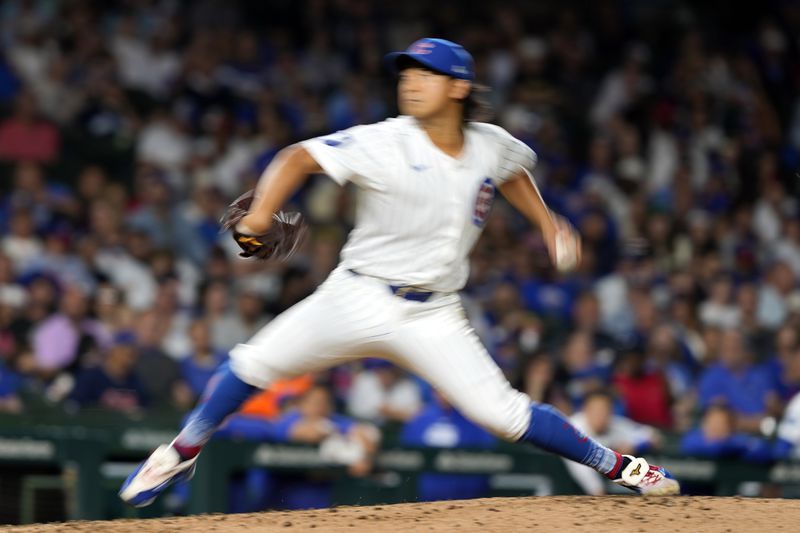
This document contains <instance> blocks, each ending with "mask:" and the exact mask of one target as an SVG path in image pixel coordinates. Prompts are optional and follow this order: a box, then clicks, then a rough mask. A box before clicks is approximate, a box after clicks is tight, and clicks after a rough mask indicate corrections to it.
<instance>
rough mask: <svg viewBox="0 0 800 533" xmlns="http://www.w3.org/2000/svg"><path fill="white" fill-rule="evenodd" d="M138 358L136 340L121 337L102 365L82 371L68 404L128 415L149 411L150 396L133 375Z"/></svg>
mask: <svg viewBox="0 0 800 533" xmlns="http://www.w3.org/2000/svg"><path fill="white" fill-rule="evenodd" d="M137 355H138V354H137V350H136V338H135V336H134V335H133V334H132V333H128V332H124V333H119V334H118V335H117V336H116V337H115V338H114V343H113V345H112V346H111V348H110V349H109V350H108V352H107V353H106V354H105V357H104V358H103V361H102V363H101V364H99V365H95V366H91V367H88V368H84V369H83V370H81V371H80V373H79V374H78V377H77V379H76V381H75V387H74V388H73V389H72V392H71V393H70V396H69V402H74V403H75V404H77V406H78V407H80V408H88V407H102V408H105V409H112V410H115V411H122V412H125V413H131V412H135V411H139V410H141V409H142V408H144V407H146V406H147V404H148V397H147V393H146V392H145V389H144V387H143V386H142V383H141V382H140V381H139V378H138V376H137V375H136V372H135V371H134V369H135V366H136V358H137Z"/></svg>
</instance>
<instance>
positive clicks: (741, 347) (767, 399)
mask: <svg viewBox="0 0 800 533" xmlns="http://www.w3.org/2000/svg"><path fill="white" fill-rule="evenodd" d="M746 342H747V341H746V340H745V339H744V338H743V337H742V334H741V333H740V332H739V331H738V330H734V329H730V330H726V331H725V332H724V333H723V334H722V339H721V342H720V353H719V362H717V363H715V364H713V365H711V366H710V367H708V369H706V370H705V372H703V374H702V375H701V376H700V379H699V383H698V395H699V400H700V406H701V407H702V408H703V409H707V408H708V407H710V406H711V405H717V404H720V405H726V406H727V407H729V408H730V409H731V411H733V413H735V415H736V423H737V425H736V430H737V431H745V432H752V433H758V432H760V430H761V421H762V419H763V418H764V417H765V416H767V415H769V414H774V413H777V412H779V411H780V407H781V406H780V400H779V398H778V391H777V388H776V385H775V382H774V381H773V379H772V378H771V376H770V374H769V372H768V370H767V369H765V368H764V367H763V366H758V365H756V364H755V363H754V362H753V354H752V350H751V349H750V348H749V346H747V344H746Z"/></svg>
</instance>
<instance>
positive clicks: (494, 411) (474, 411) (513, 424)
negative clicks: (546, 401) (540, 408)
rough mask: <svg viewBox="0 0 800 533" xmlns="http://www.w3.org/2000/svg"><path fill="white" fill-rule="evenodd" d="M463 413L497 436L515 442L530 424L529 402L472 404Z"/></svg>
mask: <svg viewBox="0 0 800 533" xmlns="http://www.w3.org/2000/svg"><path fill="white" fill-rule="evenodd" d="M464 415H465V416H466V417H467V418H469V419H470V420H472V421H473V422H474V423H475V424H477V425H479V426H481V427H482V428H484V429H485V430H487V431H489V432H490V433H492V434H494V435H495V436H497V437H498V438H501V439H503V440H506V441H509V442H516V441H518V440H519V439H520V438H521V437H522V436H523V435H524V434H525V432H526V431H527V429H528V426H529V424H530V402H529V401H524V402H512V403H507V404H504V405H503V404H500V405H481V406H473V408H471V409H468V410H466V411H464Z"/></svg>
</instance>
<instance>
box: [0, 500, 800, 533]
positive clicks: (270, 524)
mask: <svg viewBox="0 0 800 533" xmlns="http://www.w3.org/2000/svg"><path fill="white" fill-rule="evenodd" d="M798 524H800V500H766V499H755V498H712V497H677V498H651V499H647V498H638V497H601V498H592V497H583V496H557V497H538V498H536V497H534V498H487V499H482V500H471V501H447V502H435V503H407V504H398V505H383V506H374V507H335V508H332V509H323V510H314V511H292V512H264V513H255V514H239V515H221V514H216V515H201V516H190V517H182V518H164V519H151V520H114V521H108V522H68V523H59V524H46V525H33V526H17V527H5V528H3V527H0V532H4V533H5V532H13V533H22V532H29V533H34V532H36V533H46V532H47V533H51V532H55V531H65V532H83V531H87V532H89V531H91V532H113V533H123V532H125V533H127V532H130V533H148V532H159V533H189V532H195V531H198V532H199V531H202V532H206V531H213V532H215V533H227V532H236V533H241V532H242V531H247V532H248V533H251V532H260V531H283V532H292V531H319V532H328V531H369V532H373V531H374V532H384V531H390V532H392V533H399V532H401V531H459V532H461V531H497V532H502V533H510V532H512V531H529V532H538V531H541V532H546V531H547V532H549V531H557V532H559V533H566V532H573V531H574V532H579V533H580V532H586V533H588V532H593V533H598V532H606V531H608V532H612V531H613V532H617V531H624V532H633V533H636V532H651V531H684V532H687V533H689V532H691V533H705V532H707V533H718V532H740V531H742V532H744V531H748V532H750V531H756V532H766V531H770V532H775V531H778V532H787V533H788V532H790V531H798V527H800V526H798Z"/></svg>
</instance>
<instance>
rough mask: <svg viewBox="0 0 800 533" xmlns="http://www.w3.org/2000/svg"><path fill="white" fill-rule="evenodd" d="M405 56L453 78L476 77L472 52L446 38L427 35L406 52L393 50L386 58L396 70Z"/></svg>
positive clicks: (472, 78) (466, 78)
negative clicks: (398, 63)
mask: <svg viewBox="0 0 800 533" xmlns="http://www.w3.org/2000/svg"><path fill="white" fill-rule="evenodd" d="M404 57H405V58H409V59H413V60H414V61H416V62H417V63H421V64H422V65H424V66H426V67H428V68H429V69H431V70H434V71H436V72H439V73H441V74H445V75H447V76H450V77H452V78H458V79H460V80H469V81H472V80H474V79H475V62H474V61H473V60H472V56H471V55H470V53H469V52H467V51H466V50H465V49H464V47H463V46H461V45H460V44H456V43H454V42H452V41H448V40H446V39H433V38H430V37H425V38H424V39H420V40H418V41H415V42H414V43H412V44H411V46H409V47H408V49H407V50H406V51H405V52H392V53H391V54H387V55H386V58H385V59H386V62H387V63H388V64H389V66H390V67H392V70H394V71H396V70H397V61H398V60H399V59H400V58H404Z"/></svg>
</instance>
